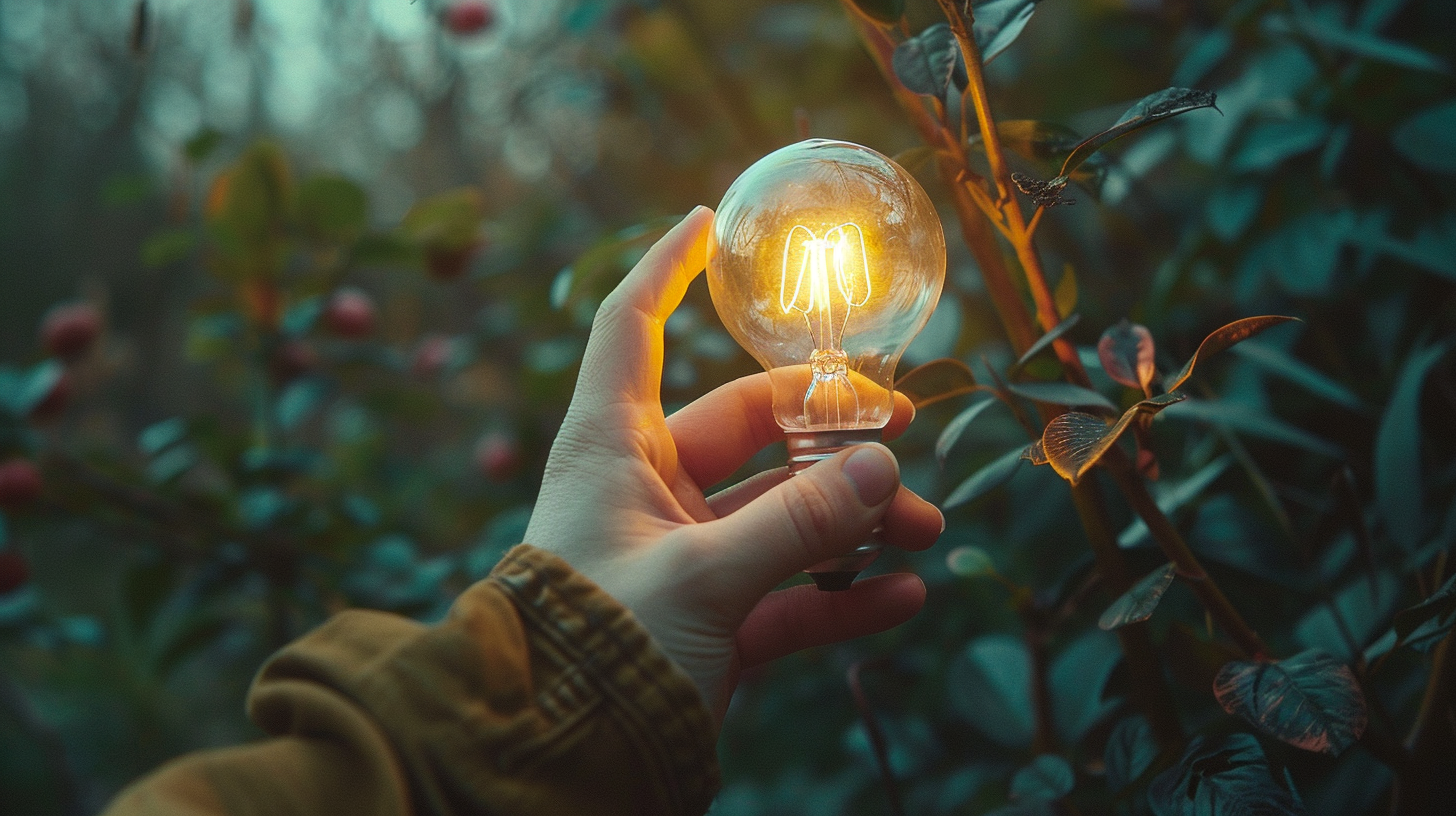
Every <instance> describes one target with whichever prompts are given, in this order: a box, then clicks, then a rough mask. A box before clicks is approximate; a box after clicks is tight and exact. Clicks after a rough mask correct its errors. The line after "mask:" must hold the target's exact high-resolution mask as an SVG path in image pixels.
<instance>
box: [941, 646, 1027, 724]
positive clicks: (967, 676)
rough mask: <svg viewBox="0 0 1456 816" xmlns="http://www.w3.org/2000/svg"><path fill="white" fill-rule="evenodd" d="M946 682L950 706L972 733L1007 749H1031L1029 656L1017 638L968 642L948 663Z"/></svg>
mask: <svg viewBox="0 0 1456 816" xmlns="http://www.w3.org/2000/svg"><path fill="white" fill-rule="evenodd" d="M946 682H947V684H948V685H949V688H948V692H949V694H950V701H951V705H952V706H953V707H954V708H955V710H956V712H957V713H958V714H960V715H961V717H962V718H964V719H965V721H966V722H968V723H970V724H971V726H972V727H974V728H975V729H976V730H977V731H980V732H981V733H983V734H985V735H986V736H987V737H990V738H991V739H992V740H994V741H995V742H997V743H999V744H1001V745H1005V746H1007V747H1010V748H1024V747H1026V746H1028V745H1030V744H1031V735H1032V728H1033V724H1032V713H1031V697H1030V695H1029V691H1028V689H1030V688H1031V656H1030V655H1029V654H1027V651H1026V645H1025V644H1024V643H1022V642H1021V639H1020V638H1016V637H1012V636H1011V635H986V636H985V637H980V638H977V639H975V640H973V641H971V642H970V644H968V645H967V646H966V648H965V649H964V650H963V651H961V652H960V653H959V654H957V655H956V656H955V657H954V658H953V659H952V660H951V664H950V668H949V670H948V672H947V674H946Z"/></svg>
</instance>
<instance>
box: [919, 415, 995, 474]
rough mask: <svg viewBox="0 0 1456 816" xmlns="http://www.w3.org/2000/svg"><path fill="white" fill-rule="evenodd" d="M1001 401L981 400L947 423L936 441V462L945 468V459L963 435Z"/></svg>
mask: <svg viewBox="0 0 1456 816" xmlns="http://www.w3.org/2000/svg"><path fill="white" fill-rule="evenodd" d="M999 401H1000V400H996V399H984V400H981V401H980V402H977V403H975V404H973V405H972V406H971V407H969V408H967V409H965V410H964V411H961V412H960V413H959V414H956V417H955V419H952V420H951V421H950V422H947V423H946V425H945V430H943V431H941V432H940V437H939V438H938V439H936V440H935V460H936V461H937V462H939V463H940V466H941V467H945V457H946V456H947V455H948V454H949V453H950V450H951V448H952V447H954V446H955V443H956V441H957V440H959V439H960V438H961V434H963V433H965V431H966V428H968V427H970V424H971V423H972V422H974V421H975V419H976V417H978V416H980V415H981V412H982V411H984V410H986V409H987V408H989V407H991V405H992V404H993V403H996V402H999Z"/></svg>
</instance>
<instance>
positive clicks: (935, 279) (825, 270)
mask: <svg viewBox="0 0 1456 816" xmlns="http://www.w3.org/2000/svg"><path fill="white" fill-rule="evenodd" d="M944 280H945V237H944V233H943V231H942V228H941V224H940V219H939V217H938V216H937V215H936V213H935V208H934V206H933V205H932V204H931V203H930V199H929V197H927V196H926V195H925V191H924V190H922V189H921V187H920V185H919V184H918V183H917V182H916V181H915V179H914V178H913V177H911V176H910V174H909V173H907V172H905V170H904V169H902V168H901V167H900V166H899V165H897V164H895V163H894V162H893V161H891V160H890V159H888V158H886V157H884V156H882V155H880V154H879V153H877V152H875V151H873V150H870V149H869V148H867V147H862V146H860V145H856V144H851V143H849V142H839V141H829V140H825V139H811V140H809V141H805V142H799V143H798V144H793V145H789V146H788V147H785V148H782V149H780V150H777V151H774V152H773V153H770V154H769V155H767V156H765V157H764V158H762V159H760V160H759V161H758V162H756V163H755V164H754V165H753V166H751V167H749V168H748V170H746V171H745V172H744V173H743V175H741V176H739V177H738V179H737V181H735V182H733V185H732V186H731V187H729V189H728V192H727V194H726V195H725V196H724V197H723V202H722V204H721V205H719V208H718V214H717V218H716V220H715V222H714V228H713V239H712V246H711V248H710V254H709V262H708V287H709V289H710V290H711V292H712V296H713V303H714V305H715V306H716V307H717V309H718V314H719V316H720V317H721V318H722V320H723V324H724V325H725V326H726V327H727V329H728V331H729V333H731V334H732V335H733V337H734V339H736V340H737V341H738V342H739V344H740V345H742V346H743V347H744V348H745V349H747V351H748V352H749V353H750V354H752V355H753V356H754V358H755V359H757V360H758V362H759V363H760V364H762V365H763V367H764V369H765V370H767V371H768V372H769V375H770V378H771V379H772V381H773V390H774V419H775V420H777V421H778V423H779V425H780V426H782V427H783V428H784V430H786V431H789V432H791V433H793V432H820V431H848V430H873V429H878V428H882V427H884V425H885V423H886V422H888V421H889V419H890V414H891V410H892V408H893V402H892V385H893V381H894V375H895V366H896V365H897V364H898V363H899V360H900V355H901V354H903V353H904V351H905V348H906V347H907V346H909V345H910V341H911V340H912V339H914V337H915V335H916V333H917V332H919V331H920V329H921V327H923V326H924V325H925V321H926V320H928V319H929V318H930V313H931V312H932V311H933V310H934V309H935V304H936V301H937V300H938V299H939V297H940V290H941V285H942V284H943V282H944Z"/></svg>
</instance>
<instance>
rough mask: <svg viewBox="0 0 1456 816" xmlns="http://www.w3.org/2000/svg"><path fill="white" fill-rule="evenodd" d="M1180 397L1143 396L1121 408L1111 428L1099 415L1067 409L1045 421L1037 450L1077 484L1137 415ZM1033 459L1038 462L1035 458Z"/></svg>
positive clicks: (1165, 405) (1165, 406) (1179, 395)
mask: <svg viewBox="0 0 1456 816" xmlns="http://www.w3.org/2000/svg"><path fill="white" fill-rule="evenodd" d="M1183 398H1184V397H1183V395H1182V394H1163V395H1161V396H1157V397H1153V398H1152V399H1145V400H1143V401H1142V402H1139V403H1138V404H1136V405H1134V406H1133V407H1131V408H1129V409H1127V410H1126V411H1124V412H1123V414H1122V416H1121V417H1119V418H1118V420H1117V422H1115V423H1113V424H1112V425H1111V426H1110V427H1109V426H1108V424H1107V423H1106V421H1104V420H1103V419H1102V418H1101V417H1096V416H1092V415H1091V414H1083V413H1078V412H1076V411H1069V412H1067V413H1065V414H1062V415H1061V416H1059V417H1057V418H1056V419H1053V420H1052V421H1051V422H1049V423H1047V426H1046V430H1044V431H1042V435H1041V442H1040V450H1039V452H1040V454H1041V455H1042V456H1045V458H1046V461H1047V462H1048V463H1050V464H1051V466H1052V469H1054V470H1055V471H1056V472H1057V474H1058V475H1059V476H1061V477H1062V478H1063V479H1066V480H1067V481H1069V482H1071V483H1072V484H1076V483H1077V482H1078V481H1079V480H1081V478H1082V476H1083V475H1084V474H1085V473H1086V472H1087V471H1088V470H1091V469H1092V466H1093V465H1095V464H1097V461H1098V460H1099V459H1101V458H1102V455H1103V454H1104V453H1106V452H1107V451H1108V449H1109V448H1111V447H1112V445H1113V444H1114V443H1115V442H1117V439H1118V437H1120V436H1122V434H1123V432H1124V431H1126V430H1127V428H1128V426H1129V425H1131V424H1132V421H1133V419H1134V418H1135V417H1137V415H1138V414H1156V413H1158V412H1159V411H1162V410H1163V409H1165V408H1167V407H1168V406H1169V405H1172V404H1174V403H1176V402H1179V401H1181V400H1182V399H1183ZM1035 454H1036V452H1035V451H1034V452H1032V455H1033V456H1035ZM1032 462H1033V463H1035V464H1040V462H1037V461H1036V459H1035V458H1033V459H1032Z"/></svg>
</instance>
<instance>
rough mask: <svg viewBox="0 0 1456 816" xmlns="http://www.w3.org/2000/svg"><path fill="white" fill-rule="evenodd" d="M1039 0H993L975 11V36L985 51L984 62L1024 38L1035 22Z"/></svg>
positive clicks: (978, 48)
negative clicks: (1022, 34) (1031, 23)
mask: <svg viewBox="0 0 1456 816" xmlns="http://www.w3.org/2000/svg"><path fill="white" fill-rule="evenodd" d="M1036 4H1037V0H989V2H986V3H981V4H980V5H977V6H975V7H973V8H972V12H973V13H974V14H975V21H974V24H973V25H972V26H971V36H973V37H975V39H976V49H977V50H978V51H980V52H981V62H983V63H985V62H990V61H991V60H993V59H995V58H996V57H997V55H999V54H1000V53H1001V52H1002V51H1005V50H1006V49H1007V47H1008V46H1010V45H1011V43H1013V42H1015V41H1016V38H1017V37H1018V36H1020V34H1021V30H1022V29H1023V28H1026V24H1027V23H1029V22H1031V15H1032V13H1033V12H1034V11H1036Z"/></svg>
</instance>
